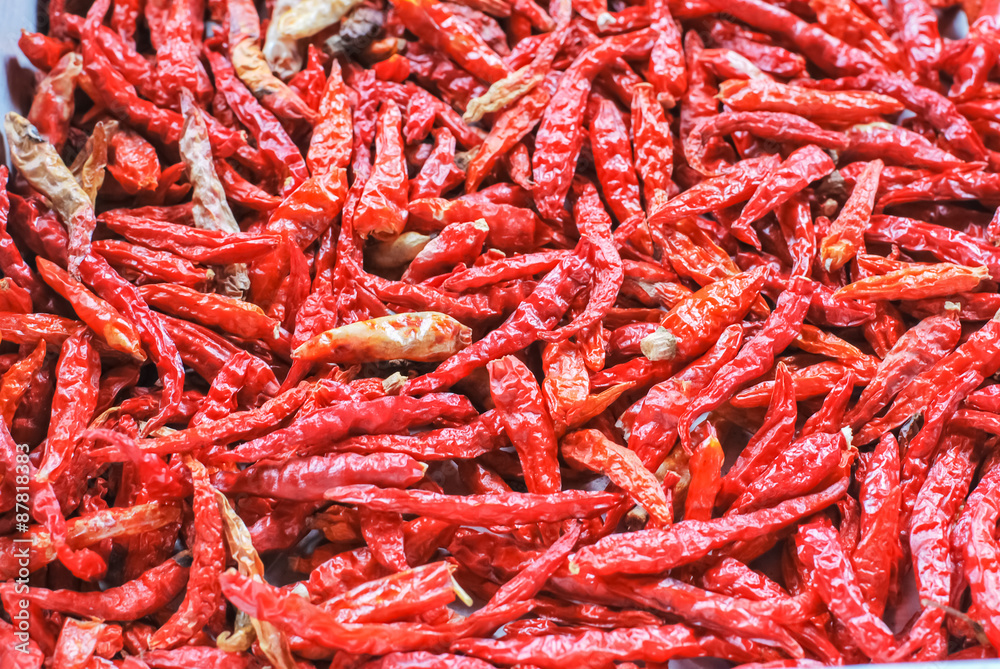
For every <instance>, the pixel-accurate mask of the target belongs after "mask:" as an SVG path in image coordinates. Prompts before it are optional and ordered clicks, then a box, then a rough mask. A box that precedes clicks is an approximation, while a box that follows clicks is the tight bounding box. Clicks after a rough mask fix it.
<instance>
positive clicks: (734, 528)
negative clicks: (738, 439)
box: [571, 480, 848, 574]
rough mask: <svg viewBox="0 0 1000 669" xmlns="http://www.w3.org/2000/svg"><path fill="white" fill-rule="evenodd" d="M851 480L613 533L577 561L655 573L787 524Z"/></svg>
mask: <svg viewBox="0 0 1000 669" xmlns="http://www.w3.org/2000/svg"><path fill="white" fill-rule="evenodd" d="M847 483H848V482H847V480H841V481H839V482H837V483H834V484H833V485H831V486H830V487H829V488H827V489H826V490H823V491H821V492H818V493H815V494H812V495H806V496H805V497H799V498H796V499H791V500H787V501H784V502H781V503H779V504H777V505H776V506H775V507H774V508H772V509H761V510H759V511H753V512H750V513H748V514H745V515H734V516H728V517H726V518H719V519H715V520H707V521H699V520H683V521H681V522H678V523H674V524H673V525H671V526H670V527H668V528H664V529H649V530H642V531H640V532H632V533H629V534H613V535H611V536H608V537H605V538H603V539H601V540H600V541H598V542H597V543H596V544H594V545H593V546H587V547H585V548H582V549H581V550H579V551H578V552H577V553H576V554H575V555H574V556H573V557H572V558H571V564H572V563H574V562H575V563H577V564H579V565H580V567H581V568H587V569H592V570H593V571H595V572H597V573H598V574H615V573H630V574H655V573H659V572H663V571H666V570H667V569H671V568H673V567H678V566H681V565H684V564H690V563H691V562H694V561H696V560H699V559H701V558H702V557H703V556H705V555H707V554H708V553H709V552H710V551H712V550H714V549H716V548H718V547H720V546H724V545H726V544H728V543H731V542H733V541H745V540H747V539H753V538H755V537H758V536H762V535H765V534H769V533H771V532H773V531H774V530H777V529H780V528H782V527H787V526H788V525H790V524H791V523H794V522H795V521H796V520H798V519H799V518H802V517H804V516H808V515H809V514H811V513H815V512H816V511H819V510H821V509H823V508H825V507H827V506H829V505H830V504H832V503H833V502H835V501H836V499H837V498H838V497H840V495H842V494H843V491H844V490H846V489H847Z"/></svg>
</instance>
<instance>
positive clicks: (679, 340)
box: [642, 270, 765, 362]
mask: <svg viewBox="0 0 1000 669" xmlns="http://www.w3.org/2000/svg"><path fill="white" fill-rule="evenodd" d="M764 278H765V275H764V272H762V271H757V270H753V271H750V272H746V273H742V274H737V275H735V276H732V277H729V278H726V279H721V280H719V281H715V282H713V283H709V284H708V285H706V286H705V287H704V288H702V289H701V290H699V291H698V292H696V293H694V294H693V295H691V296H690V297H688V298H685V299H683V300H681V301H680V302H678V303H677V304H676V305H675V306H674V307H673V308H672V309H671V310H670V311H669V312H667V314H666V315H665V316H664V317H663V319H662V320H661V321H660V327H661V328H662V330H661V329H657V330H656V332H654V333H653V334H652V335H649V336H648V337H646V339H644V340H643V342H642V350H643V355H645V356H646V357H647V358H649V359H650V360H653V361H659V360H675V359H676V360H677V361H678V362H683V361H687V360H690V359H692V358H694V357H696V356H698V355H701V354H702V353H704V352H705V351H707V350H708V349H709V348H710V347H711V346H712V344H713V343H714V341H716V340H717V337H718V336H719V335H720V334H721V333H722V332H723V331H724V330H725V329H726V328H728V327H729V326H730V325H732V324H734V323H736V322H738V321H739V320H740V319H742V318H743V317H744V316H746V314H747V312H748V311H749V310H750V308H751V306H752V305H753V303H754V301H755V300H756V299H757V294H758V292H759V290H760V287H761V286H762V285H763V282H764Z"/></svg>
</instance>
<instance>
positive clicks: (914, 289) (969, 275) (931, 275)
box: [836, 263, 990, 300]
mask: <svg viewBox="0 0 1000 669" xmlns="http://www.w3.org/2000/svg"><path fill="white" fill-rule="evenodd" d="M989 275H990V272H989V269H988V268H986V267H964V266H962V265H952V264H950V263H938V264H936V265H926V266H921V265H914V266H911V267H909V268H907V269H903V270H897V271H895V272H889V273H888V274H883V275H881V276H872V277H868V278H866V279H861V280H859V281H855V282H854V283H851V284H848V285H847V286H845V287H843V288H841V289H840V290H838V291H837V293H836V294H837V295H839V296H843V297H850V298H852V299H857V298H861V299H893V300H907V299H926V298H929V297H938V296H940V295H950V294H952V293H962V292H966V291H969V290H972V289H973V288H975V287H976V286H978V285H979V283H980V282H981V281H983V280H984V279H988V278H989Z"/></svg>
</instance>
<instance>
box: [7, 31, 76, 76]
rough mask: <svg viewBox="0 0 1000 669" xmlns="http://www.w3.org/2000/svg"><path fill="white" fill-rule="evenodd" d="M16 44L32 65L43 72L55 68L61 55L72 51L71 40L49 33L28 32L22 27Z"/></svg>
mask: <svg viewBox="0 0 1000 669" xmlns="http://www.w3.org/2000/svg"><path fill="white" fill-rule="evenodd" d="M17 46H18V48H19V49H20V50H21V53H23V54H24V55H25V57H26V58H27V59H28V60H29V61H30V62H31V64H32V65H34V66H35V67H37V68H38V69H39V70H42V71H45V72H48V71H49V70H51V69H53V68H55V66H56V64H58V63H59V61H60V60H61V59H62V57H63V56H65V55H66V54H67V53H69V52H71V51H73V44H72V42H67V41H65V40H61V39H59V38H57V37H53V36H51V35H43V34H42V33H33V32H28V31H27V30H24V29H23V28H22V29H21V36H20V37H19V38H18V40H17Z"/></svg>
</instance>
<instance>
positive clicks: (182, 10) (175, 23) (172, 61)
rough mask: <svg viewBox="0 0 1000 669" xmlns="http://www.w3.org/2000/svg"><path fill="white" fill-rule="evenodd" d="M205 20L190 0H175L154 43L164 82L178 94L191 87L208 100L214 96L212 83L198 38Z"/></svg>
mask: <svg viewBox="0 0 1000 669" xmlns="http://www.w3.org/2000/svg"><path fill="white" fill-rule="evenodd" d="M201 24H202V17H201V16H200V15H199V14H198V13H197V11H196V10H195V9H194V7H192V6H191V5H190V4H189V3H183V2H182V3H172V4H170V5H169V6H168V7H167V10H166V12H165V16H164V17H163V23H162V25H161V26H160V38H159V40H157V41H158V44H154V47H155V48H156V75H157V78H158V79H159V80H160V85H161V86H162V87H163V88H164V89H165V90H168V91H175V94H179V93H180V92H181V91H182V90H183V89H185V88H187V89H188V90H190V91H191V92H192V93H193V94H194V96H195V97H196V98H197V99H198V100H199V101H201V102H203V103H204V102H207V101H208V100H210V99H211V97H212V83H211V82H210V81H209V79H208V73H206V72H205V68H204V66H203V65H202V64H201V59H200V58H199V55H200V54H199V53H198V52H199V48H200V44H199V43H198V42H200V39H198V41H196V38H195V35H196V34H197V33H198V32H200V31H199V28H198V26H201ZM202 29H203V27H202ZM154 32H155V31H154Z"/></svg>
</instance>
